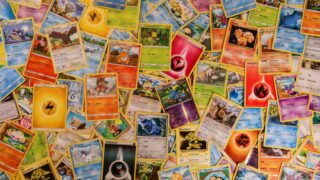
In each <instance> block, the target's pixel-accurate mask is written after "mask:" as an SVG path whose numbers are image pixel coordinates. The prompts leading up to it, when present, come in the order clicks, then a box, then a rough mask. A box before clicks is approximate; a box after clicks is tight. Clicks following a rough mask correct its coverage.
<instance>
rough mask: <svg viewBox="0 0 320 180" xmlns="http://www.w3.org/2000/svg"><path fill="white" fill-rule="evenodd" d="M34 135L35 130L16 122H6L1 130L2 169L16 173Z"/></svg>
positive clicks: (0, 155)
mask: <svg viewBox="0 0 320 180" xmlns="http://www.w3.org/2000/svg"><path fill="white" fill-rule="evenodd" d="M34 137H35V133H34V132H32V131H30V130H28V129H25V128H24V127H22V126H19V125H18V124H16V123H12V122H7V123H5V124H4V125H3V126H2V129H1V130H0V152H1V153H0V169H1V170H3V171H5V172H8V173H10V174H16V173H17V171H18V168H19V166H20V165H21V163H22V161H23V159H24V157H25V155H26V154H27V152H28V150H29V148H30V146H31V144H32V142H33V140H34Z"/></svg>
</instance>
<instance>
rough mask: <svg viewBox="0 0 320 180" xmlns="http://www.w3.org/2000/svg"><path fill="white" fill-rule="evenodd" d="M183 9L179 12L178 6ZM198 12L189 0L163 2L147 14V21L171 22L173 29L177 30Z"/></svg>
mask: <svg viewBox="0 0 320 180" xmlns="http://www.w3.org/2000/svg"><path fill="white" fill-rule="evenodd" d="M173 5H175V6H176V7H180V8H181V9H183V11H182V12H178V10H176V9H177V8H175V7H172V6H173ZM197 15H198V13H197V12H196V10H195V9H194V8H193V7H192V4H190V3H189V2H188V1H187V0H175V2H174V3H170V2H168V1H165V2H163V3H162V4H161V5H159V6H158V7H157V8H156V9H154V10H152V11H151V12H150V13H147V14H146V15H145V21H146V22H150V23H159V24H171V25H172V30H173V31H176V30H178V29H179V28H180V27H181V26H184V25H186V24H187V23H189V22H190V21H191V20H192V19H193V18H194V17H196V16H197Z"/></svg>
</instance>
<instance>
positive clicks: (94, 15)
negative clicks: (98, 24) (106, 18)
mask: <svg viewBox="0 0 320 180" xmlns="http://www.w3.org/2000/svg"><path fill="white" fill-rule="evenodd" d="M89 16H90V18H91V20H92V21H93V22H94V20H95V19H96V18H97V14H96V13H95V12H93V13H90V14H89Z"/></svg>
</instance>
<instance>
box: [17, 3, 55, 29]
mask: <svg viewBox="0 0 320 180" xmlns="http://www.w3.org/2000/svg"><path fill="white" fill-rule="evenodd" d="M49 6H50V4H45V3H42V4H41V7H40V8H39V9H36V8H31V7H27V6H19V10H18V13H17V17H18V18H28V17H32V18H33V20H34V23H35V25H39V26H40V25H41V23H42V20H43V18H44V17H45V15H46V12H47V10H48V8H49Z"/></svg>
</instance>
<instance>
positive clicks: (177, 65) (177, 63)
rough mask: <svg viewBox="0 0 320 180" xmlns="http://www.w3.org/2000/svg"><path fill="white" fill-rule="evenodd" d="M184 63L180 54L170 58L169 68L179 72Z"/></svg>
mask: <svg viewBox="0 0 320 180" xmlns="http://www.w3.org/2000/svg"><path fill="white" fill-rule="evenodd" d="M185 65H186V63H185V60H184V59H183V58H182V57H181V56H174V57H172V59H171V69H172V70H173V71H176V72H179V71H181V70H183V69H184V67H185Z"/></svg>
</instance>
